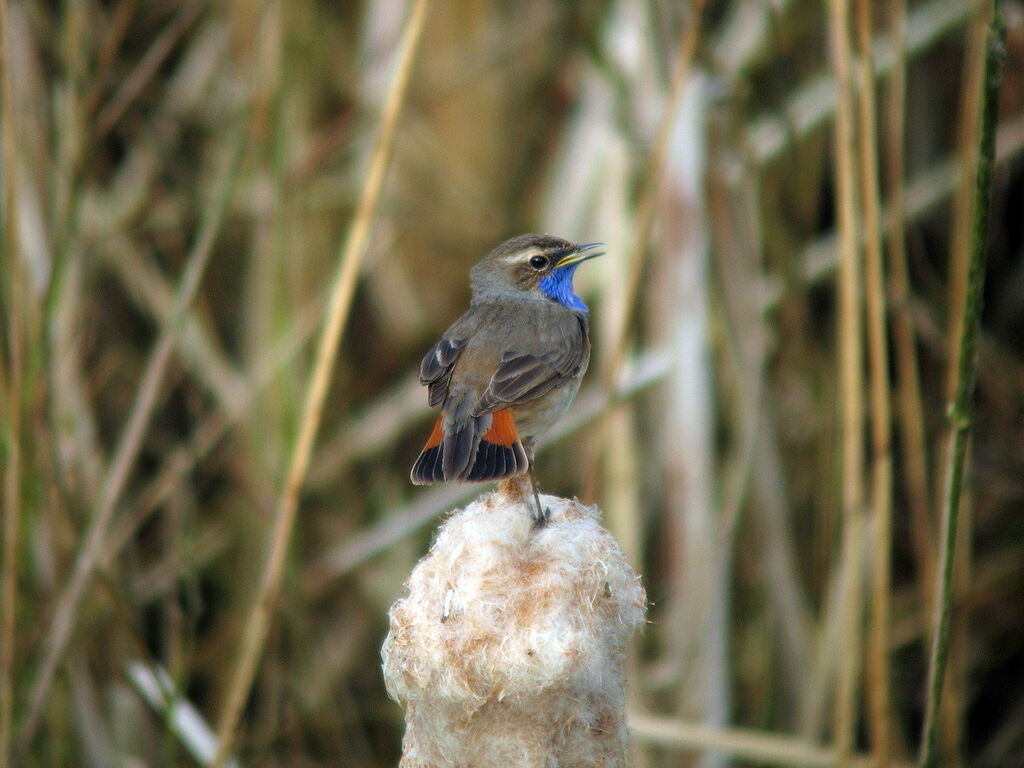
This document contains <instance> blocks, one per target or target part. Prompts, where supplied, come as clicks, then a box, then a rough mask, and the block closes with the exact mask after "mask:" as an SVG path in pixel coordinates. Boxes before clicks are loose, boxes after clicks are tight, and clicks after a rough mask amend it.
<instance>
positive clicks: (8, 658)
mask: <svg viewBox="0 0 1024 768" xmlns="http://www.w3.org/2000/svg"><path fill="white" fill-rule="evenodd" d="M9 34H10V22H9V18H8V7H7V0H0V73H2V75H0V77H2V81H0V99H2V101H0V121H2V125H0V141H2V142H3V195H4V211H3V229H4V240H3V244H2V248H3V253H4V256H5V258H4V260H3V262H4V263H3V266H2V268H0V296H3V298H4V300H5V303H6V305H7V322H6V326H7V350H6V359H5V355H4V353H3V352H2V351H0V408H3V409H6V411H7V418H6V419H4V421H5V422H6V424H5V426H4V427H3V429H0V445H2V446H3V448H4V449H5V450H3V453H4V457H3V460H4V480H3V510H4V521H3V573H2V575H0V578H2V579H3V582H2V586H0V768H7V766H8V765H9V761H10V756H11V731H12V728H13V722H14V669H15V663H14V660H15V654H16V643H15V631H14V630H15V626H16V624H17V612H16V610H15V602H16V601H17V597H18V546H19V545H18V540H19V537H20V534H21V531H20V524H21V514H22V508H21V483H22V477H21V472H22V467H21V448H22V434H21V431H22V430H21V408H22V401H23V399H24V398H25V392H24V391H23V380H22V374H23V361H22V357H23V349H22V342H23V339H22V332H23V325H24V324H23V322H22V311H23V310H22V302H23V300H24V293H25V291H24V286H23V278H22V273H21V256H20V254H19V253H18V189H17V179H18V174H17V163H18V160H19V158H18V152H17V136H16V133H15V125H14V114H15V113H14V97H13V89H12V87H11V52H10V44H9V40H8V36H9Z"/></svg>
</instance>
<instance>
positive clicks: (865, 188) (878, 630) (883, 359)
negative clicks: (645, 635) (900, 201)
mask: <svg viewBox="0 0 1024 768" xmlns="http://www.w3.org/2000/svg"><path fill="white" fill-rule="evenodd" d="M871 5H872V4H871V0H857V14H856V17H857V19H856V28H857V49H858V51H857V52H858V54H859V56H858V64H859V67H860V77H859V88H858V97H859V98H858V101H859V105H860V110H859V116H860V131H859V134H858V138H859V143H860V182H861V206H862V210H863V212H864V253H865V283H866V284H865V297H866V303H867V338H868V361H869V376H870V399H871V477H872V482H871V506H872V510H873V512H872V516H873V533H874V558H873V563H872V564H873V578H872V582H871V586H872V593H871V627H870V634H869V644H868V677H867V683H868V706H869V713H870V716H869V718H868V722H869V725H870V730H871V752H872V754H873V755H874V757H875V760H876V761H877V763H878V765H881V766H884V765H888V763H889V754H890V751H891V746H890V739H891V736H890V729H889V716H890V713H889V696H890V694H889V689H890V683H889V624H890V605H889V600H890V591H891V583H890V582H891V578H890V574H889V568H890V562H889V560H890V551H891V549H892V424H891V420H892V416H891V413H890V406H889V398H890V393H889V344H888V339H887V336H886V322H885V314H886V300H885V280H884V277H883V269H884V267H883V263H882V232H881V222H880V209H881V204H880V203H879V196H878V149H877V145H878V139H877V135H876V131H875V79H874V74H873V72H872V66H871Z"/></svg>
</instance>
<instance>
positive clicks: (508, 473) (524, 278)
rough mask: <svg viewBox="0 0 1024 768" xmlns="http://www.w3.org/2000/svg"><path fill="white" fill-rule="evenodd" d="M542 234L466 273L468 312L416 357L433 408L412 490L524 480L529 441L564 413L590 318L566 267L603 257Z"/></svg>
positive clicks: (590, 247) (537, 517) (540, 516)
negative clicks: (457, 483) (432, 421)
mask: <svg viewBox="0 0 1024 768" xmlns="http://www.w3.org/2000/svg"><path fill="white" fill-rule="evenodd" d="M601 245H603V243H586V244H583V245H577V244H575V243H572V242H570V241H568V240H563V239H562V238H559V237H552V236H550V235H538V234H524V235H518V236H516V237H513V238H511V239H510V240H506V241H505V242H503V243H501V244H500V245H498V246H497V247H496V248H494V249H493V250H492V251H491V252H490V253H488V254H487V256H485V257H484V258H483V259H482V260H481V261H480V262H479V263H477V264H476V265H475V266H474V267H473V268H472V269H471V270H470V273H469V282H470V289H471V299H470V305H469V309H468V310H467V311H466V312H465V314H463V315H462V316H461V317H460V318H459V319H458V320H456V321H455V322H454V323H452V325H451V326H450V327H449V328H448V330H446V331H445V332H444V334H442V336H441V338H440V339H439V340H438V342H437V343H436V344H434V346H432V347H431V348H430V349H429V350H428V351H427V353H426V355H424V357H423V361H422V362H421V364H420V383H421V384H423V385H424V386H426V387H427V402H428V403H429V405H430V406H431V407H437V408H440V411H441V412H440V415H439V416H438V417H437V420H436V422H435V424H434V429H433V431H432V432H431V434H430V437H429V439H428V440H427V442H426V445H425V446H424V447H423V450H422V452H421V453H420V455H419V457H418V458H417V459H416V462H415V463H414V464H413V468H412V473H411V479H412V482H413V483H414V484H416V485H427V484H430V483H436V482H443V481H449V482H450V481H463V482H486V481H489V480H502V479H505V478H514V477H517V476H521V475H529V479H530V482H531V484H532V489H533V497H534V501H535V508H534V510H532V511H531V516H532V517H533V520H534V522H535V523H536V524H538V525H543V524H544V523H545V522H546V521H547V518H548V513H547V511H546V510H544V509H542V508H541V504H540V495H539V492H538V491H537V482H536V478H535V476H534V473H533V455H534V449H535V448H536V445H537V440H538V439H539V438H540V437H541V435H543V434H544V433H545V432H546V431H547V430H548V429H550V427H551V426H552V424H554V422H555V421H557V419H558V418H559V417H560V416H561V415H562V414H563V413H564V412H565V410H566V409H567V408H568V407H569V405H570V404H571V403H572V400H573V398H574V397H575V396H576V392H577V390H578V389H579V386H580V381H581V379H582V378H583V374H584V373H585V372H586V370H587V365H588V364H589V362H590V312H589V309H588V308H587V305H586V304H585V303H584V302H583V299H581V298H580V297H579V296H577V295H576V294H575V292H574V289H573V276H574V274H575V272H576V268H577V267H579V265H580V264H582V263H583V262H584V261H587V260H589V259H592V258H595V257H597V256H602V255H604V254H603V253H602V252H600V251H596V250H595V249H596V248H598V247H599V246H601Z"/></svg>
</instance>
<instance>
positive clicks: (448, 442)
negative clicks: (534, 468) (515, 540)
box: [412, 408, 529, 485]
mask: <svg viewBox="0 0 1024 768" xmlns="http://www.w3.org/2000/svg"><path fill="white" fill-rule="evenodd" d="M527 469H529V459H528V458H527V456H526V449H524V448H523V443H522V441H521V440H520V439H519V433H518V431H516V422H515V419H513V418H512V413H511V411H509V409H508V408H502V409H501V410H500V411H494V412H493V413H487V414H483V415H482V416H474V417H471V418H470V419H469V420H468V421H465V422H462V423H460V424H451V423H449V424H448V425H446V424H445V421H444V416H443V415H442V416H439V417H438V419H437V423H435V424H434V431H433V432H431V433H430V439H428V440H427V444H426V445H425V446H423V452H422V453H420V456H419V458H418V459H416V463H415V464H413V467H412V481H413V482H414V483H415V484H416V485H427V484H429V483H436V482H440V481H442V480H462V481H465V482H471V483H482V482H484V481H486V480H498V479H500V478H503V477H510V476H512V475H519V474H522V473H523V472H526V471H527Z"/></svg>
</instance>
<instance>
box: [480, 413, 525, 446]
mask: <svg viewBox="0 0 1024 768" xmlns="http://www.w3.org/2000/svg"><path fill="white" fill-rule="evenodd" d="M483 439H484V440H486V441H487V442H488V443H494V444H495V445H503V446H511V445H512V444H513V443H518V442H519V432H517V431H516V422H515V419H513V418H512V411H510V410H509V409H508V408H502V409H501V410H500V411H495V412H494V413H492V414H491V428H490V429H488V430H487V431H486V432H484V436H483Z"/></svg>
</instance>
